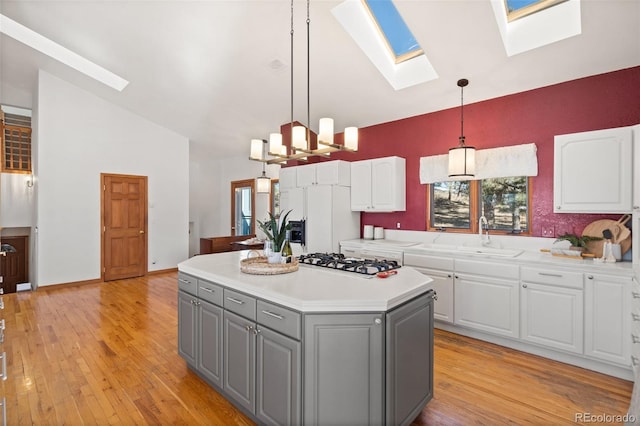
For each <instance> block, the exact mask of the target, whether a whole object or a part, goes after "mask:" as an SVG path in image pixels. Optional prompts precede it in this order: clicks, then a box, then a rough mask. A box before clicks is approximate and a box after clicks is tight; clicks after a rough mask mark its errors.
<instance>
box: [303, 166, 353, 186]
mask: <svg viewBox="0 0 640 426" xmlns="http://www.w3.org/2000/svg"><path fill="white" fill-rule="evenodd" d="M295 170H296V183H297V186H298V187H303V188H304V187H306V186H311V185H339V186H349V185H350V183H351V166H350V165H349V162H347V161H342V160H335V161H324V162H322V163H314V164H307V165H304V166H298V167H295Z"/></svg>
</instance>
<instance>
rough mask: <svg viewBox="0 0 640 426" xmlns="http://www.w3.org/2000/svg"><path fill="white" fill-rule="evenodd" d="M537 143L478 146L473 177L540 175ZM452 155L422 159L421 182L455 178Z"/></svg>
mask: <svg viewBox="0 0 640 426" xmlns="http://www.w3.org/2000/svg"><path fill="white" fill-rule="evenodd" d="M536 151H537V149H536V144H534V143H529V144H524V145H513V146H505V147H501V148H489V149H479V150H477V151H476V176H475V178H474V180H481V179H491V178H500V177H514V176H538V157H537V155H536ZM448 166H449V154H442V155H432V156H429V157H422V158H420V183H422V184H426V183H434V182H446V181H452V180H456V179H453V178H450V177H449V170H448Z"/></svg>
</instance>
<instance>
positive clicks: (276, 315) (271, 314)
mask: <svg viewBox="0 0 640 426" xmlns="http://www.w3.org/2000/svg"><path fill="white" fill-rule="evenodd" d="M262 313H263V314H265V315H269V316H270V317H273V318H276V319H279V320H283V319H284V317H283V316H282V315H278V314H274V313H273V312H269V311H262Z"/></svg>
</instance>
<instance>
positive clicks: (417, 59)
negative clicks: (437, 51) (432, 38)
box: [331, 0, 438, 90]
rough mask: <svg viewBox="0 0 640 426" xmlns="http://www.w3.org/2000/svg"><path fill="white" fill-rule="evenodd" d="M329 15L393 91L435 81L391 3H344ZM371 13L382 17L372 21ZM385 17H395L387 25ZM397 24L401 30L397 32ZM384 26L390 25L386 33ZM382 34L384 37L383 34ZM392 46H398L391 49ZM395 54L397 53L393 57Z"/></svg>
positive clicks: (353, 0)
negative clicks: (398, 40) (351, 39)
mask: <svg viewBox="0 0 640 426" xmlns="http://www.w3.org/2000/svg"><path fill="white" fill-rule="evenodd" d="M378 3H380V4H378ZM382 3H386V4H382ZM378 7H380V8H381V9H378ZM374 10H375V11H376V12H374ZM331 12H332V13H333V16H334V17H335V18H336V20H337V21H338V22H339V23H340V24H341V25H342V27H343V28H344V30H345V31H346V32H347V33H348V34H349V35H350V36H351V37H352V38H353V40H354V41H355V42H356V44H357V45H358V47H360V49H362V51H363V52H364V53H365V54H366V55H367V57H368V58H369V60H370V61H371V62H372V63H373V64H374V65H375V66H376V68H377V69H378V71H380V73H381V74H382V75H383V76H384V77H385V78H386V79H387V81H388V82H389V84H390V85H391V86H392V87H393V88H394V89H395V90H400V89H404V88H406V87H410V86H414V85H416V84H420V83H424V82H426V81H431V80H435V79H436V78H438V74H437V73H436V71H435V69H434V68H433V66H432V65H431V63H430V62H429V59H427V56H426V55H425V54H424V52H423V51H422V49H421V48H420V45H419V44H418V42H417V41H416V39H415V37H414V36H413V35H412V34H411V31H410V30H409V28H408V27H407V26H406V24H405V23H404V20H403V19H402V17H401V16H400V14H399V13H398V11H397V10H396V8H395V6H394V5H393V3H392V2H391V0H345V1H343V2H342V3H340V4H339V5H337V6H336V7H334V8H333V9H332V10H331ZM374 13H375V14H376V15H377V14H379V15H381V16H383V18H381V19H380V20H377V19H374ZM389 14H391V15H393V14H395V15H397V16H396V18H393V19H391V22H387V19H385V18H384V17H385V16H387V17H388V15H389ZM398 20H399V21H398ZM383 22H384V23H383ZM398 23H400V24H401V25H402V26H404V27H405V29H404V30H402V29H400V30H398V29H397V27H396V26H397V25H398ZM388 25H391V29H390V30H387V29H385V28H388ZM393 28H396V29H395V30H394V29H393ZM398 31H399V34H400V35H399V39H400V42H399V43H397V42H396V41H395V38H396V37H395V36H394V33H395V32H398ZM385 33H386V34H387V36H386V37H385V36H384V35H383V34H385ZM387 38H388V39H387ZM396 44H398V45H399V46H400V47H394V45H396ZM396 51H398V52H399V54H396V53H395V52H396Z"/></svg>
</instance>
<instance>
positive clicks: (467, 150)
mask: <svg viewBox="0 0 640 426" xmlns="http://www.w3.org/2000/svg"><path fill="white" fill-rule="evenodd" d="M468 84H469V80H467V79H465V78H463V79H460V80H458V87H460V138H458V140H459V143H458V146H456V147H455V148H450V149H449V177H451V178H456V179H457V180H461V179H464V178H473V177H474V176H475V174H476V149H475V148H474V147H472V146H467V145H465V143H464V101H463V99H464V96H463V95H464V88H465V87H466V86H467V85H468Z"/></svg>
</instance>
